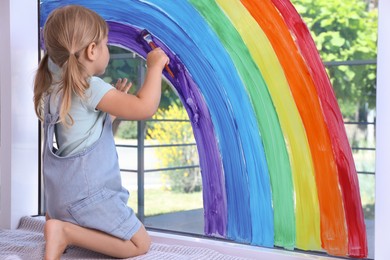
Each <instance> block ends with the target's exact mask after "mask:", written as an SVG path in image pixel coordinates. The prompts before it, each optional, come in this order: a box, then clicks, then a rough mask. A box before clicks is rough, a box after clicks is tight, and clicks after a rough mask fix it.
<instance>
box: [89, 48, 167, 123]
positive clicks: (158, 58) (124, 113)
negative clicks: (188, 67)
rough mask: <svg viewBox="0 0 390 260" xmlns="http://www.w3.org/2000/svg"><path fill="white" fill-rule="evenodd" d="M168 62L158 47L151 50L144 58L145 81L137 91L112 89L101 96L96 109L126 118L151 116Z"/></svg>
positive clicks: (157, 101)
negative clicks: (133, 93)
mask: <svg viewBox="0 0 390 260" xmlns="http://www.w3.org/2000/svg"><path fill="white" fill-rule="evenodd" d="M168 62H169V59H168V57H167V55H166V54H165V53H164V52H163V51H162V50H161V49H160V48H156V49H154V50H152V51H151V52H150V53H149V54H148V56H147V59H146V64H147V73H146V77H145V81H144V84H143V85H142V87H141V88H140V90H139V91H138V93H137V94H136V95H132V94H127V93H126V92H127V91H126V92H123V89H112V90H110V91H108V92H107V93H106V94H105V95H104V96H103V98H102V99H101V100H100V102H99V104H98V105H97V109H99V110H101V111H104V112H107V113H109V114H110V115H112V116H115V117H119V118H122V119H128V120H143V119H147V118H149V117H151V116H153V115H154V113H155V112H156V111H157V109H158V106H159V103H160V98H161V80H162V70H163V69H164V66H165V64H167V63H168ZM130 86H131V85H130ZM130 86H129V85H128V84H126V83H125V84H124V85H122V88H127V89H129V88H130Z"/></svg>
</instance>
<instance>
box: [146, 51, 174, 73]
mask: <svg viewBox="0 0 390 260" xmlns="http://www.w3.org/2000/svg"><path fill="white" fill-rule="evenodd" d="M168 63H169V58H168V56H167V55H166V54H165V52H164V51H163V50H162V49H161V48H156V49H154V50H152V51H151V52H149V53H148V56H147V57H146V66H147V67H148V68H149V69H150V68H153V67H157V68H160V69H161V70H163V69H164V66H165V64H168Z"/></svg>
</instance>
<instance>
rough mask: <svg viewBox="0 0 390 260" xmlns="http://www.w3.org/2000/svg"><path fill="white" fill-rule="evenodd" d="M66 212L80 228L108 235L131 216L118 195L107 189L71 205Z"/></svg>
mask: <svg viewBox="0 0 390 260" xmlns="http://www.w3.org/2000/svg"><path fill="white" fill-rule="evenodd" d="M68 211H69V213H70V215H71V216H72V217H73V218H74V219H75V220H76V222H77V223H78V224H79V225H80V226H83V227H86V228H92V229H97V230H100V231H103V232H105V233H109V234H111V233H112V232H113V231H114V230H115V229H117V228H118V227H119V226H120V225H121V224H122V223H123V222H124V221H125V220H126V219H127V218H128V217H129V215H130V214H131V210H130V209H129V208H128V207H127V205H126V204H125V203H124V202H123V201H122V200H121V199H120V196H119V193H118V192H115V191H112V190H109V189H107V188H102V189H100V190H98V191H96V192H95V193H93V194H91V195H90V196H88V197H86V198H84V199H82V200H80V201H77V202H75V203H72V204H71V205H70V206H69V207H68Z"/></svg>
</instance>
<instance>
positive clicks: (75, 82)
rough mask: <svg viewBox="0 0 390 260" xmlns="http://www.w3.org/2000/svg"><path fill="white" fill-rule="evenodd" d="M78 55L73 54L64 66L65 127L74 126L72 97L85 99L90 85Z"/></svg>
mask: <svg viewBox="0 0 390 260" xmlns="http://www.w3.org/2000/svg"><path fill="white" fill-rule="evenodd" d="M78 56H79V55H78V53H75V54H73V53H71V54H70V55H69V58H68V60H67V61H66V62H65V63H64V65H63V66H62V68H63V75H62V86H61V88H60V90H62V104H61V108H60V121H61V122H62V123H63V124H65V125H73V123H74V121H73V118H72V116H71V115H69V110H70V106H71V103H72V95H73V94H76V95H77V96H79V97H81V98H84V92H85V89H87V88H88V86H89V84H88V82H87V81H86V79H85V75H86V73H85V68H84V66H83V65H82V64H81V63H80V62H79V61H78V59H77V57H78Z"/></svg>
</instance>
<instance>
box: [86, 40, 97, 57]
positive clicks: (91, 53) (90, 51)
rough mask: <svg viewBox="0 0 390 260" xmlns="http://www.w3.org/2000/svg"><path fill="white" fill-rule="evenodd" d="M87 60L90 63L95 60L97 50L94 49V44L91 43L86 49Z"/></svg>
mask: <svg viewBox="0 0 390 260" xmlns="http://www.w3.org/2000/svg"><path fill="white" fill-rule="evenodd" d="M86 51H87V58H88V59H89V60H91V61H94V60H96V57H97V49H96V43H95V42H91V43H90V44H89V45H88V47H87V50H86Z"/></svg>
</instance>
